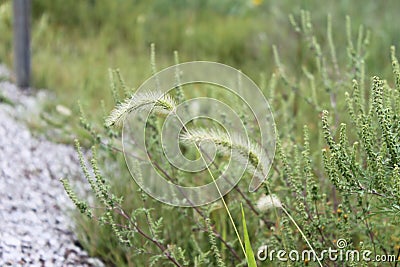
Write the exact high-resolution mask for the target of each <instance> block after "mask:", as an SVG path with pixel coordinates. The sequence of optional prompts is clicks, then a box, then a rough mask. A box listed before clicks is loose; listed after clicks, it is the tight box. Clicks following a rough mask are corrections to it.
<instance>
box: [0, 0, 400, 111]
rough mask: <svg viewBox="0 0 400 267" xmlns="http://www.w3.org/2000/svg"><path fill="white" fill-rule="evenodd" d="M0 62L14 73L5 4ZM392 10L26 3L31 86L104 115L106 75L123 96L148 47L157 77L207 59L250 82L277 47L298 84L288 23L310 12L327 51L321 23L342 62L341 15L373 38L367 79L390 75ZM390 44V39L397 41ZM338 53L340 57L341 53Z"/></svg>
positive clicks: (122, 1)
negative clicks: (177, 63)
mask: <svg viewBox="0 0 400 267" xmlns="http://www.w3.org/2000/svg"><path fill="white" fill-rule="evenodd" d="M0 5H1V7H0V32H1V36H0V38H1V42H0V62H3V63H5V64H7V65H8V66H9V67H10V68H11V67H12V64H13V63H12V62H13V60H12V49H11V48H12V30H11V27H12V8H11V7H12V4H11V1H10V0H0ZM399 7H400V3H399V2H398V1H362V2H359V1H357V2H356V1H350V0H340V1H330V2H323V3H322V2H321V1H311V0H307V1H306V0H302V1H289V0H283V1H262V0H253V1H251V0H237V1H229V0H220V1H211V0H192V1H188V0H173V1H172V0H146V1H144V0H115V1H105V0H103V1H100V0H85V1H61V0H53V1H49V0H35V1H32V13H33V21H32V69H33V76H32V77H33V80H32V85H33V86H34V87H37V88H48V89H50V90H52V91H54V92H56V94H57V97H58V100H59V101H60V103H63V104H64V105H66V106H68V107H71V108H72V109H74V110H76V109H77V106H76V102H77V100H78V99H80V100H81V101H83V104H84V105H85V106H87V107H88V108H89V109H90V110H91V111H92V112H95V113H96V112H97V110H98V109H97V108H96V107H98V103H99V100H100V99H104V100H105V102H106V106H107V107H108V108H111V107H112V101H111V95H110V93H109V86H108V85H109V81H108V75H107V70H108V68H119V69H121V72H122V74H123V76H124V77H125V79H126V82H127V84H128V85H129V86H130V87H134V88H137V87H138V86H139V85H140V84H141V83H142V82H143V81H144V80H145V79H146V78H147V77H149V75H151V69H150V64H149V54H150V44H151V43H155V45H156V52H157V62H158V68H159V69H161V68H163V67H166V66H169V65H172V64H173V51H175V50H177V51H179V54H180V59H181V61H182V62H183V61H192V60H212V61H218V62H221V63H225V64H228V65H232V66H233V67H236V68H238V69H241V70H242V71H243V72H245V73H246V74H247V75H249V76H250V77H251V78H253V79H254V80H255V81H256V82H258V81H259V75H260V73H265V74H266V76H267V77H269V76H270V74H271V73H272V72H273V71H274V68H275V67H274V62H273V56H272V49H271V46H272V45H273V44H276V45H277V47H278V49H279V51H280V55H281V57H282V62H284V64H285V66H286V67H287V68H289V69H291V75H294V77H296V75H302V71H301V66H299V65H298V64H299V62H304V60H307V59H305V57H307V56H308V55H307V53H305V51H304V48H302V47H303V46H302V44H301V43H302V39H301V38H299V36H297V35H296V33H295V32H294V30H293V29H292V26H291V25H290V23H289V20H288V15H289V14H290V13H293V14H294V15H298V14H299V11H300V9H305V10H309V11H311V14H312V19H313V22H314V26H315V29H316V34H317V37H318V38H319V40H320V42H321V45H322V46H323V45H324V43H325V42H326V18H327V14H328V13H330V14H331V15H332V18H333V35H334V39H335V42H336V45H337V50H338V51H337V54H338V56H339V58H342V59H343V58H345V57H346V51H344V50H345V49H346V48H345V46H346V36H345V34H343V33H344V27H345V22H344V21H345V16H346V15H350V16H351V18H352V22H353V23H352V25H353V27H354V30H355V32H356V30H357V28H358V26H359V25H360V24H363V25H364V26H365V27H366V28H367V29H371V30H372V31H371V33H372V36H371V37H372V38H371V40H372V41H371V47H370V50H369V51H370V52H369V53H370V56H369V57H368V61H367V62H366V64H367V68H368V69H369V70H371V72H373V73H376V74H380V73H383V72H387V71H390V69H389V67H390V66H388V64H385V63H386V59H387V58H388V49H389V46H390V45H391V44H394V45H396V44H398V43H399V39H400V37H398V36H400V35H398V34H397V31H398V26H397V25H398V23H396V20H400V19H397V17H398V14H397V12H398V10H400V9H399ZM395 37H397V38H395ZM340 50H342V51H340Z"/></svg>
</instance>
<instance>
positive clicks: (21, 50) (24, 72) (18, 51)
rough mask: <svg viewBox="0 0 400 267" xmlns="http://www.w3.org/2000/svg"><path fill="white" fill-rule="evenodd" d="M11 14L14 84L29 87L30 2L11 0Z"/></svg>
mask: <svg viewBox="0 0 400 267" xmlns="http://www.w3.org/2000/svg"><path fill="white" fill-rule="evenodd" d="M13 12H14V16H13V17H14V27H13V28H14V66H15V74H16V83H17V85H18V86H19V87H29V82H30V75H31V59H30V52H31V50H30V24H31V0H13Z"/></svg>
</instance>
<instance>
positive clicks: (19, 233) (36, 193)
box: [0, 65, 103, 266]
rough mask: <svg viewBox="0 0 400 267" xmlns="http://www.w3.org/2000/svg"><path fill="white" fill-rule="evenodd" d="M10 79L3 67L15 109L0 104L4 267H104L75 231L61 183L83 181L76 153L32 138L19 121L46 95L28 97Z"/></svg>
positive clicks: (1, 85) (0, 91)
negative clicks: (82, 245)
mask: <svg viewBox="0 0 400 267" xmlns="http://www.w3.org/2000/svg"><path fill="white" fill-rule="evenodd" d="M7 75H8V73H7V70H6V69H5V68H4V67H2V66H1V65H0V95H3V96H6V97H7V98H9V99H10V100H11V101H12V102H13V103H15V105H14V106H12V105H9V104H5V103H1V102H0V266H103V264H102V263H101V262H100V261H99V260H98V259H93V258H89V257H88V255H87V253H86V252H85V251H84V250H82V249H81V248H80V247H79V246H78V245H77V244H78V243H77V241H76V237H75V236H74V234H73V233H72V231H71V230H70V229H71V228H72V223H71V219H70V218H69V217H68V215H69V213H68V211H69V210H70V209H71V208H72V203H71V201H70V200H69V199H68V197H67V196H66V194H65V192H64V190H63V188H62V185H61V183H60V182H59V178H60V177H71V176H72V177H76V178H77V179H79V178H78V177H81V176H80V175H79V173H80V169H79V165H78V162H77V160H76V153H75V151H74V149H73V148H72V147H70V146H67V145H61V144H55V143H52V142H49V141H47V140H45V139H43V138H42V139H41V138H37V137H33V136H32V134H31V133H30V131H29V130H28V128H27V127H26V126H25V124H24V122H23V120H21V119H18V118H21V117H24V114H32V112H33V113H34V112H35V111H36V109H38V106H39V105H38V104H37V102H38V101H39V100H40V99H41V98H45V97H46V93H45V92H39V93H36V94H35V96H29V95H27V94H26V93H23V92H21V91H20V90H19V89H18V88H16V87H15V86H14V85H13V84H11V83H10V82H7V81H4V80H5V79H4V76H7ZM1 76H3V78H2V77H1ZM2 80H3V81H2Z"/></svg>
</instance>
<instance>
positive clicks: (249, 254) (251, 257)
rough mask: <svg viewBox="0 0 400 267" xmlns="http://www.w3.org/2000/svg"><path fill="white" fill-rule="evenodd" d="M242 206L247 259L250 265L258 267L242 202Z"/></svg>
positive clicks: (250, 266)
mask: <svg viewBox="0 0 400 267" xmlns="http://www.w3.org/2000/svg"><path fill="white" fill-rule="evenodd" d="M240 206H241V208H242V222H243V232H244V246H245V250H246V261H247V264H248V266H249V267H257V263H256V259H255V258H254V252H253V249H252V248H251V244H250V238H249V233H248V232H247V225H246V218H245V216H244V210H243V205H242V204H240Z"/></svg>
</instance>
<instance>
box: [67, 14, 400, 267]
mask: <svg viewBox="0 0 400 267" xmlns="http://www.w3.org/2000/svg"><path fill="white" fill-rule="evenodd" d="M290 21H291V23H292V24H293V26H294V29H295V31H296V33H297V34H298V35H299V36H300V37H301V38H302V40H303V41H302V44H303V45H304V47H303V48H302V49H304V50H305V51H306V50H307V49H308V52H306V53H308V56H307V57H305V62H304V65H303V67H302V72H303V75H301V76H300V78H299V79H293V78H292V77H295V75H294V74H292V73H290V71H291V70H290V69H285V66H284V64H282V63H281V60H280V58H279V53H278V49H277V48H276V47H275V48H274V54H275V61H276V65H277V68H276V71H275V72H274V73H273V74H272V76H271V79H270V80H269V83H267V82H265V81H263V82H262V86H261V87H262V89H263V91H264V92H265V94H266V95H267V96H268V97H269V100H270V102H271V104H272V106H273V108H274V110H275V120H276V122H277V129H278V136H277V137H278V146H277V149H278V150H277V151H278V153H277V156H276V162H275V163H274V166H273V169H272V170H271V172H270V175H269V179H268V180H267V181H266V182H265V184H264V188H263V190H259V191H258V192H256V193H254V194H246V193H244V192H246V188H245V187H244V186H243V184H239V185H238V186H236V187H235V190H233V192H231V193H230V194H229V195H228V196H226V197H224V203H226V204H227V207H228V208H229V211H230V213H229V214H227V213H226V212H225V210H224V209H223V206H222V205H221V204H220V203H219V202H216V203H213V204H211V205H209V206H205V207H195V208H176V207H174V208H172V207H169V206H166V205H163V204H161V203H159V202H157V201H155V200H153V199H151V198H149V197H148V196H147V195H146V194H145V193H144V192H143V191H141V189H140V188H137V186H136V185H135V184H134V183H132V181H131V180H130V179H129V178H126V177H129V174H128V172H127V170H126V169H124V168H122V167H121V166H122V163H121V164H115V165H113V166H110V164H109V162H110V160H111V159H112V160H115V161H116V162H121V155H120V153H119V152H121V145H120V144H119V142H118V139H119V138H120V135H121V132H120V130H119V129H118V128H114V127H111V125H113V124H114V122H115V121H116V120H117V119H118V118H119V117H121V116H120V115H124V114H125V113H126V112H127V111H129V110H130V109H129V108H126V105H125V106H124V104H120V103H124V102H123V99H120V97H119V95H120V94H121V93H123V94H124V95H125V97H126V98H127V99H129V98H130V96H131V93H132V92H131V90H130V89H128V88H127V87H126V85H125V82H124V81H123V79H122V78H121V76H120V75H119V73H118V71H114V72H111V77H112V79H111V81H112V83H111V88H112V91H113V95H114V98H115V100H116V105H117V106H116V109H115V110H114V113H112V114H114V115H118V116H111V117H109V119H108V120H107V122H108V123H106V125H105V126H104V128H102V127H99V126H96V125H93V124H91V123H89V122H88V119H87V118H86V116H85V115H84V114H83V113H82V117H81V123H82V125H83V126H84V128H85V129H86V130H88V132H89V133H90V134H91V136H92V143H93V144H94V147H93V149H92V160H91V161H90V165H91V167H90V168H89V167H87V166H86V164H85V159H84V157H83V154H82V152H81V148H80V146H79V143H77V144H76V146H77V149H78V154H79V158H80V161H81V165H82V169H83V172H84V174H85V177H86V178H87V180H88V182H89V183H90V185H91V188H92V191H93V193H94V196H95V199H96V200H95V201H94V202H93V201H92V202H90V201H89V202H86V201H81V200H79V199H78V197H77V196H76V195H75V194H74V191H73V190H72V189H71V186H70V185H69V183H68V180H66V179H63V180H62V182H63V184H64V186H65V189H66V191H67V193H68V194H69V196H70V197H71V199H72V200H73V201H74V203H75V204H76V206H77V207H78V209H79V210H80V212H82V213H84V214H86V215H87V217H88V218H89V220H87V219H81V218H79V219H78V221H80V225H82V228H81V229H83V231H81V232H80V236H81V240H82V243H83V245H84V246H85V247H86V248H87V249H88V250H89V251H90V252H91V253H93V254H94V255H96V256H99V257H101V258H102V259H104V260H105V261H106V262H107V263H110V264H114V265H117V266H121V265H127V266H144V265H146V266H147V265H150V266H153V265H154V266H156V265H160V264H167V263H170V264H172V265H176V266H203V265H206V266H225V265H229V266H237V265H245V264H246V262H248V263H249V265H250V264H251V261H248V260H246V256H245V255H251V252H249V251H247V252H246V253H244V254H242V252H241V250H242V249H243V247H242V245H241V242H240V239H239V238H238V236H237V233H236V231H235V230H236V228H235V227H234V224H233V225H232V224H231V223H230V222H229V217H228V215H231V216H232V217H233V219H234V220H236V221H240V220H241V218H242V215H243V211H242V209H241V208H240V205H239V203H243V204H244V206H245V209H247V210H248V211H246V215H247V217H246V219H244V218H243V222H244V223H243V225H246V227H245V230H244V232H245V233H246V232H247V233H248V235H249V236H248V235H247V234H245V240H246V243H247V242H249V241H248V240H249V239H250V240H251V241H252V242H253V243H252V248H253V250H255V249H256V248H258V247H260V246H262V245H266V244H267V245H268V246H269V247H270V248H273V249H275V250H278V249H282V248H284V249H285V250H286V251H290V250H291V249H296V250H298V251H301V250H303V249H306V248H307V247H308V248H309V249H312V250H315V251H317V252H321V251H322V250H324V249H327V248H329V247H336V245H337V244H336V241H337V240H339V239H340V240H345V241H346V244H347V246H346V247H345V248H343V249H344V250H345V251H350V250H353V249H357V250H363V249H368V250H371V251H372V256H371V257H372V258H373V257H374V256H375V255H395V256H396V257H398V256H399V251H400V247H399V242H400V239H399V236H400V230H399V229H400V228H399V223H400V222H399V218H400V217H399V214H400V171H399V164H400V163H399V161H400V145H399V143H400V142H399V141H400V140H399V139H400V137H399V130H400V129H399V128H400V120H399V114H400V112H399V111H400V70H399V64H398V61H397V59H396V56H395V50H394V48H392V50H391V61H392V69H393V74H394V82H388V81H385V80H382V79H381V78H378V77H373V78H372V80H370V79H369V78H368V76H367V74H366V70H365V69H366V68H365V61H366V55H367V52H368V45H369V42H370V41H369V34H368V32H367V31H364V29H363V28H360V30H359V31H358V34H357V40H356V42H355V43H354V42H353V37H352V27H351V21H350V19H349V18H347V48H346V52H347V54H346V56H347V57H342V53H343V50H341V51H340V52H337V51H336V48H335V44H334V42H333V37H332V28H331V22H330V18H328V31H327V36H326V39H327V42H326V47H325V46H324V47H323V46H322V45H321V44H320V43H319V42H318V38H317V37H316V35H315V33H314V30H313V25H312V23H311V19H310V14H309V13H308V12H304V11H302V12H301V14H300V19H299V21H300V22H297V20H296V18H295V17H294V16H290ZM336 54H340V56H339V57H337V56H336ZM344 58H346V59H347V62H345V63H343V61H344V60H343V59H344ZM153 61H154V60H152V66H153V72H155V67H154V66H155V64H154V62H153ZM177 95H179V94H177ZM171 97H174V96H171ZM175 97H176V96H175ZM150 100H151V99H149V101H150ZM126 103H127V102H126ZM165 107H168V105H167V106H164V108H165ZM167 109H168V108H167ZM327 110H329V112H328V111H327ZM105 117H106V116H105ZM152 119H153V120H154V121H153V123H154V124H153V126H154V127H153V130H154V133H155V140H154V142H157V140H156V139H157V127H156V120H157V117H156V116H154V117H152ZM204 131H205V130H204V129H203V132H202V134H201V135H199V138H201V136H203V137H206V138H208V137H207V134H209V136H213V134H215V132H214V133H212V132H209V133H207V132H206V131H205V132H204ZM228 145H230V146H234V144H228ZM151 149H157V146H154V147H152V148H151ZM97 150H99V151H98V152H97ZM247 152H248V155H249V156H250V155H252V154H251V151H247ZM222 160H223V159H222ZM105 162H107V166H105V169H104V171H100V168H99V166H100V165H102V164H101V163H103V164H104V163H105ZM258 162H259V161H258ZM90 169H91V170H90ZM91 172H92V173H91ZM137 175H140V173H138V174H137ZM181 175H182V174H181ZM108 176H109V177H110V178H109V179H106V178H105V177H108ZM111 177H112V178H111ZM114 177H121V178H119V179H115V178H114ZM124 177H125V178H124ZM179 178H180V179H185V178H188V175H187V174H186V176H180V177H179ZM121 196H122V197H121ZM265 197H267V198H268V197H269V199H271V200H272V199H275V200H276V202H277V203H275V204H272V205H271V201H266V200H265ZM261 200H263V201H261ZM257 203H258V205H257ZM263 203H264V204H263ZM265 203H269V204H268V205H266V204H265ZM97 222H99V223H100V225H101V226H102V227H100V226H99V225H98V224H97ZM177 229H179V230H177ZM246 230H247V231H246ZM235 235H236V236H237V237H235ZM117 244H119V245H117ZM246 249H248V246H247V248H246ZM320 261H321V263H320V264H324V265H327V266H338V265H346V266H360V264H363V265H364V266H368V265H369V264H373V263H368V262H362V263H360V262H356V261H348V262H344V261H342V262H340V261H337V262H331V261H330V260H329V259H327V258H326V257H325V258H324V259H321V260H320ZM261 264H263V263H261ZM267 264H268V263H267ZM270 264H271V266H281V265H282V266H286V265H287V264H290V265H291V266H304V265H305V264H308V260H307V259H306V260H305V262H273V263H270ZM393 265H394V263H393Z"/></svg>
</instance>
